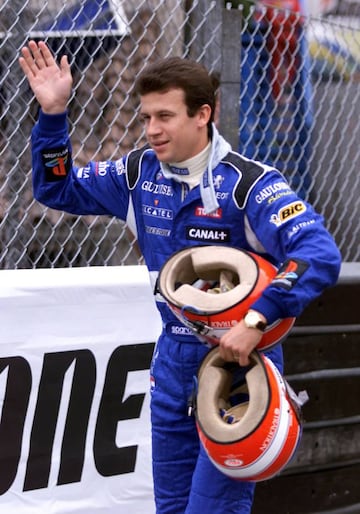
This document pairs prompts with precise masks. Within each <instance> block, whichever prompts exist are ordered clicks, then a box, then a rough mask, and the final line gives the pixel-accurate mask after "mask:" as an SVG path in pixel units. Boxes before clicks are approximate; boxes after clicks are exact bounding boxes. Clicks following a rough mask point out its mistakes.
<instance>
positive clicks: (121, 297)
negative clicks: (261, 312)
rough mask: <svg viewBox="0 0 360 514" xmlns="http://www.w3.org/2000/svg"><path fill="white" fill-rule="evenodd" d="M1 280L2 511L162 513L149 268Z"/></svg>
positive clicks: (155, 329) (14, 274) (28, 273)
mask: <svg viewBox="0 0 360 514" xmlns="http://www.w3.org/2000/svg"><path fill="white" fill-rule="evenodd" d="M0 280H1V281H0V327H1V332H0V398H1V411H0V414H1V418H0V512H4V513H6V514H12V513H16V514H39V513H44V514H45V513H46V514H60V513H61V514H66V513H67V512H69V513H70V512H71V513H72V514H75V513H76V514H92V513H98V514H100V513H101V514H103V513H104V512H106V513H109V514H111V513H114V514H115V513H116V514H122V513H124V514H125V513H128V512H131V513H132V514H140V513H141V514H143V513H144V512H146V513H147V514H152V513H153V512H154V511H155V509H154V506H153V493H152V476H151V448H150V421H149V366H150V360H151V356H152V351H153V347H154V342H155V341H156V338H157V336H158V334H159V332H160V327H161V323H160V317H159V315H158V312H157V310H156V308H155V304H154V302H153V298H152V291H151V289H150V285H149V281H148V275H147V271H146V269H145V267H143V266H126V267H101V268H94V267H93V268H91V267H89V268H70V269H39V270H9V271H8V270H6V271H1V272H0Z"/></svg>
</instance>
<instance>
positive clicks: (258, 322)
mask: <svg viewBox="0 0 360 514" xmlns="http://www.w3.org/2000/svg"><path fill="white" fill-rule="evenodd" d="M244 323H245V325H246V326H247V328H256V330H260V332H265V329H266V326H267V325H266V323H265V321H263V319H262V317H261V315H260V314H259V313H258V312H257V311H252V310H250V311H248V312H247V313H246V314H245V316H244Z"/></svg>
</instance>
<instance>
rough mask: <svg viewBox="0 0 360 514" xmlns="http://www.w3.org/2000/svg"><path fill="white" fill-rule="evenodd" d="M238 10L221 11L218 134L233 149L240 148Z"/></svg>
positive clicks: (240, 17)
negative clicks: (219, 133)
mask: <svg viewBox="0 0 360 514" xmlns="http://www.w3.org/2000/svg"><path fill="white" fill-rule="evenodd" d="M241 24H242V11H241V10H240V9H232V8H229V9H228V8H224V9H222V39H221V41H222V42H221V81H220V82H221V85H220V105H221V107H220V132H221V134H222V135H223V136H224V137H225V139H227V141H228V142H229V143H230V144H231V146H232V148H233V149H234V150H238V148H239V104H240V59H241Z"/></svg>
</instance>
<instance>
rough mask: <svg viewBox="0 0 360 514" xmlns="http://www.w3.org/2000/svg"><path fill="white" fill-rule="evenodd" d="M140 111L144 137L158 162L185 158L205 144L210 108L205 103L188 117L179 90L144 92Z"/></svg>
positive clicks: (206, 141)
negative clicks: (143, 125)
mask: <svg viewBox="0 0 360 514" xmlns="http://www.w3.org/2000/svg"><path fill="white" fill-rule="evenodd" d="M140 113H141V117H142V119H143V121H144V124H145V133H146V138H147V140H148V142H149V144H150V146H151V148H152V149H153V150H154V152H155V153H156V155H157V158H158V159H159V161H162V162H181V161H184V160H185V159H189V158H190V157H194V156H195V155H197V154H198V153H199V152H201V150H203V149H204V148H205V146H206V145H207V144H208V134H207V122H208V120H209V117H210V107H209V106H208V105H204V106H202V107H201V108H200V109H199V111H198V112H197V113H196V114H195V116H193V117H189V115H188V113H187V108H186V104H185V94H184V91H183V90H182V89H170V90H169V91H167V92H165V93H164V92H155V93H148V94H146V95H143V96H142V97H141V107H140Z"/></svg>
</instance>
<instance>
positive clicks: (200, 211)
mask: <svg viewBox="0 0 360 514" xmlns="http://www.w3.org/2000/svg"><path fill="white" fill-rule="evenodd" d="M195 216H198V217H199V218H217V219H221V218H222V209H216V210H215V211H213V212H210V213H206V212H205V209H204V207H196V209H195Z"/></svg>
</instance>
